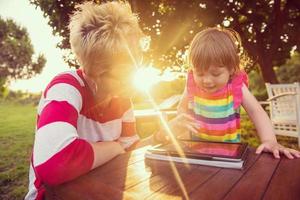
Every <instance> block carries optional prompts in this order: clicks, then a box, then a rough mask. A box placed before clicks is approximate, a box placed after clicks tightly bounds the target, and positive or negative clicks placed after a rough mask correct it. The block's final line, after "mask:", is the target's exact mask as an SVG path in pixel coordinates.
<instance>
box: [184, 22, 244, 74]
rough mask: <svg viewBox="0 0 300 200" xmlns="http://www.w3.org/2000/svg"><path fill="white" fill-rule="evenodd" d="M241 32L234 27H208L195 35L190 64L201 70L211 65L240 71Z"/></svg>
mask: <svg viewBox="0 0 300 200" xmlns="http://www.w3.org/2000/svg"><path fill="white" fill-rule="evenodd" d="M242 51H243V50H242V46H241V39H240V36H239V34H238V33H237V32H236V31H234V30H232V29H225V28H217V27H215V28H207V29H205V30H203V31H201V32H199V33H198V34H196V36H195V37H194V39H193V40H192V43H191V45H190V48H189V56H188V62H189V65H190V66H191V67H192V68H194V69H196V70H199V71H203V70H207V69H208V68H209V66H210V65H216V66H220V67H227V68H228V69H229V70H230V71H232V72H233V73H235V72H238V71H240V68H241V67H240V62H241V54H242Z"/></svg>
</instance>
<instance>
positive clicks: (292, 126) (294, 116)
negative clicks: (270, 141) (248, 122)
mask: <svg viewBox="0 0 300 200" xmlns="http://www.w3.org/2000/svg"><path fill="white" fill-rule="evenodd" d="M266 88H267V93H268V97H269V98H268V100H267V101H268V102H269V103H270V118H271V121H272V124H273V127H274V130H275V133H276V134H277V135H284V136H291V137H297V138H298V145H299V147H300V84H299V83H292V84H270V83H266Z"/></svg>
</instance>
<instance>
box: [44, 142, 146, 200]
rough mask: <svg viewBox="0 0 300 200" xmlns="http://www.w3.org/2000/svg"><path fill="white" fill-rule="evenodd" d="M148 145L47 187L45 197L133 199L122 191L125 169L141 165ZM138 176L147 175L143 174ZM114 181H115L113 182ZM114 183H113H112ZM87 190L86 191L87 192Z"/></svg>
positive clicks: (132, 196) (125, 174)
mask: <svg viewBox="0 0 300 200" xmlns="http://www.w3.org/2000/svg"><path fill="white" fill-rule="evenodd" d="M149 147H150V146H146V147H143V148H140V149H137V150H134V151H132V152H127V153H125V154H122V155H120V156H118V157H116V158H114V159H112V160H111V161H110V162H108V163H106V164H104V165H103V166H101V167H98V168H96V169H94V170H92V171H91V172H89V173H88V174H86V175H84V176H81V177H79V178H77V179H75V180H73V181H70V182H68V183H65V184H62V185H59V186H57V187H48V188H47V194H46V195H47V198H50V199H58V197H60V199H74V200H75V199H89V198H90V197H91V198H90V199H106V198H108V197H110V198H108V199H111V198H112V197H113V199H122V198H123V197H126V199H127V198H128V199H131V198H133V199H135V198H134V195H133V194H131V195H128V193H127V192H124V188H125V187H126V184H128V185H129V184H134V183H132V181H131V182H129V183H126V180H130V179H127V171H128V170H129V171H131V170H132V169H136V168H137V167H140V166H143V162H144V153H145V151H146V150H147V149H148V148H149ZM132 166H133V167H132ZM140 177H145V179H147V176H146V175H145V174H142V175H140ZM114 181H116V182H114ZM114 184H115V185H114ZM87 191H88V192H87Z"/></svg>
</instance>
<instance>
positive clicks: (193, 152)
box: [157, 140, 244, 158]
mask: <svg viewBox="0 0 300 200" xmlns="http://www.w3.org/2000/svg"><path fill="white" fill-rule="evenodd" d="M179 145H180V146H181V148H182V150H183V152H185V154H186V155H187V156H188V155H189V156H196V157H198V156H199V157H202V156H212V157H227V158H239V157H240V156H241V155H242V151H243V149H244V148H243V147H244V146H243V144H242V143H222V142H201V141H190V140H186V141H185V140H181V141H179ZM157 150H158V151H160V152H173V153H174V154H176V153H177V150H176V148H175V147H174V145H173V144H167V145H163V146H161V147H160V148H158V149H157Z"/></svg>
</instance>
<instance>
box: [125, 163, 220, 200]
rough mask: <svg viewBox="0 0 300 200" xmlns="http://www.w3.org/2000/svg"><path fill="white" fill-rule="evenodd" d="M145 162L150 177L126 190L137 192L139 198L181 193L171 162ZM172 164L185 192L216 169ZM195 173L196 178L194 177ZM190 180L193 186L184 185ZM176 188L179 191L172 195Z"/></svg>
mask: <svg viewBox="0 0 300 200" xmlns="http://www.w3.org/2000/svg"><path fill="white" fill-rule="evenodd" d="M146 163H148V164H147V165H148V166H149V167H150V169H151V172H152V176H151V177H150V179H148V180H145V181H143V182H141V183H140V184H138V185H136V186H134V187H131V188H129V189H128V190H127V192H130V193H133V194H138V196H139V197H140V198H141V199H153V198H154V199H165V198H170V197H173V198H174V197H176V196H180V195H181V194H182V195H183V193H182V191H181V189H180V187H179V185H178V182H177V180H176V178H175V176H174V174H173V170H172V164H171V163H170V162H168V161H158V160H150V159H146ZM173 166H175V167H176V171H177V172H178V175H179V176H180V177H181V180H182V181H183V183H184V185H185V189H186V190H187V192H188V191H189V190H191V189H193V187H195V186H196V185H197V184H199V183H200V182H201V181H200V180H203V181H205V180H206V177H209V176H210V175H211V174H213V173H215V172H216V171H217V170H218V168H212V167H203V168H201V169H199V165H189V166H187V165H185V164H182V163H173ZM173 169H174V168H173ZM196 175H197V178H195V176H196ZM199 177H200V178H199ZM190 182H192V183H194V182H195V184H192V186H193V187H187V186H186V183H190ZM177 189H178V190H179V191H180V192H179V193H178V194H176V195H175V196H174V195H172V193H173V192H174V191H175V190H177Z"/></svg>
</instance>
